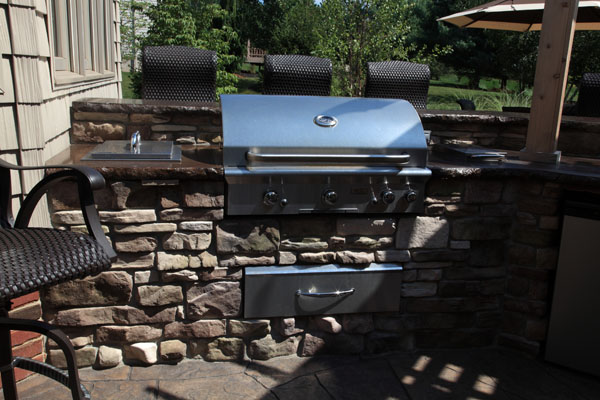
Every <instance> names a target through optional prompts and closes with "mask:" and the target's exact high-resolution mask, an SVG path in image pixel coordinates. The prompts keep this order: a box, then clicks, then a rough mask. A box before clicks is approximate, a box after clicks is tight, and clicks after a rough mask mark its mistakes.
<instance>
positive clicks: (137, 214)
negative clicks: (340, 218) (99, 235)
mask: <svg viewBox="0 0 600 400" xmlns="http://www.w3.org/2000/svg"><path fill="white" fill-rule="evenodd" d="M98 214H100V221H102V222H111V223H114V224H140V223H144V222H155V221H156V212H154V210H123V211H100V212H98Z"/></svg>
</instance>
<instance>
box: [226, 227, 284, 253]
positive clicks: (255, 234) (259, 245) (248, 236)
mask: <svg viewBox="0 0 600 400" xmlns="http://www.w3.org/2000/svg"><path fill="white" fill-rule="evenodd" d="M279 240H280V239H279V224H278V223H277V221H276V220H272V219H268V220H260V219H259V220H254V221H247V220H229V221H223V222H221V223H219V225H218V226H217V252H218V253H221V254H236V253H253V252H254V253H271V252H274V251H277V250H278V249H279Z"/></svg>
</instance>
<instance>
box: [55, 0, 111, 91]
mask: <svg viewBox="0 0 600 400" xmlns="http://www.w3.org/2000/svg"><path fill="white" fill-rule="evenodd" d="M49 1H50V11H51V12H50V25H51V29H50V37H51V42H52V47H51V48H52V50H53V54H52V65H53V68H54V83H55V84H57V85H62V84H69V83H77V82H82V81H88V80H93V79H103V78H110V77H113V76H114V70H115V67H114V58H113V57H114V55H113V48H114V38H113V29H112V23H113V20H114V18H113V0H49Z"/></svg>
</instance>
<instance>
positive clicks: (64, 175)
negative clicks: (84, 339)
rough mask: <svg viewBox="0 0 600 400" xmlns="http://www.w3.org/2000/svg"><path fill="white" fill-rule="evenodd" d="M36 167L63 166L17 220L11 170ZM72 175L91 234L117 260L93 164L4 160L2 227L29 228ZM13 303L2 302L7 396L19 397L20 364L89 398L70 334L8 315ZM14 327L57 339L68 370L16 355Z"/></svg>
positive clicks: (1, 369)
mask: <svg viewBox="0 0 600 400" xmlns="http://www.w3.org/2000/svg"><path fill="white" fill-rule="evenodd" d="M35 169H60V171H58V172H54V173H52V174H49V175H47V176H46V177H45V178H44V179H42V180H41V181H40V182H39V183H38V184H37V185H35V186H34V188H33V189H32V190H31V191H30V192H29V195H28V196H27V197H26V198H25V200H24V201H23V203H22V205H21V208H20V210H19V213H18V214H17V218H16V220H13V215H12V209H11V189H10V188H11V184H10V171H11V170H20V171H23V170H35ZM68 179H75V180H76V181H77V184H78V192H79V200H80V205H81V211H82V212H83V217H84V220H85V225H86V226H87V229H88V232H89V235H90V236H91V237H92V238H93V239H95V240H96V242H97V243H98V245H99V246H100V247H101V248H102V250H103V251H104V252H105V253H106V255H107V256H108V257H109V258H110V259H111V260H114V258H115V257H116V254H115V252H114V250H113V248H112V246H111V245H110V243H109V242H108V240H107V238H106V236H105V235H104V232H103V231H102V226H101V224H100V218H99V216H98V211H97V210H96V207H95V204H94V197H93V191H94V190H97V189H101V188H103V187H104V184H105V182H104V177H103V176H102V175H101V174H100V173H99V172H98V171H96V170H94V169H92V168H89V167H84V166H73V165H68V166H65V165H62V166H61V165H59V166H45V167H21V166H17V165H12V164H10V163H8V162H5V161H3V160H0V183H1V185H0V227H1V228H2V229H11V228H17V229H24V228H27V226H28V224H29V221H30V219H31V215H32V213H33V211H34V209H35V206H36V205H37V203H38V201H39V200H40V199H41V197H42V196H43V195H44V194H45V192H46V191H47V190H48V188H50V187H51V186H52V185H54V184H56V183H58V182H61V181H64V180H68ZM44 286H45V285H42V284H40V286H39V287H37V288H34V289H33V290H27V292H26V293H31V292H34V291H36V290H37V289H41V288H42V287H44ZM26 293H22V294H26ZM10 305H11V304H10V299H9V300H8V301H7V303H6V304H0V373H1V375H2V386H3V392H4V398H5V399H8V400H16V399H18V396H17V387H16V381H15V376H14V368H16V367H19V368H22V369H26V370H29V371H32V372H36V373H40V374H42V375H45V376H47V377H49V378H51V379H54V380H55V381H57V382H59V383H61V384H63V385H65V386H67V387H69V389H70V390H71V394H72V397H73V399H74V400H80V399H89V398H90V394H89V393H88V392H87V390H86V389H85V387H84V386H83V385H82V384H81V382H80V380H79V374H78V372H77V363H76V360H75V352H74V349H73V345H72V344H71V341H70V340H69V338H68V337H67V336H66V335H65V334H64V333H63V332H62V331H60V330H59V329H58V328H56V327H53V326H52V325H50V324H47V323H45V322H41V321H32V320H26V319H16V318H8V310H9V309H10ZM11 330H20V331H30V332H36V333H40V334H42V335H45V336H47V337H48V338H50V339H52V340H54V341H55V342H56V344H57V345H58V346H59V348H60V349H61V350H62V351H63V352H64V355H65V359H66V362H67V372H64V371H62V370H60V369H58V368H56V367H54V366H52V365H49V364H46V363H43V362H40V361H37V360H32V359H28V358H23V357H13V355H12V343H11V337H10V331H11Z"/></svg>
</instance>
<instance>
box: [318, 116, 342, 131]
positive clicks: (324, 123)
mask: <svg viewBox="0 0 600 400" xmlns="http://www.w3.org/2000/svg"><path fill="white" fill-rule="evenodd" d="M313 121H314V122H315V124H317V125H319V126H321V127H323V128H333V127H334V126H336V125H337V123H338V120H337V118H336V117H332V116H329V115H317V116H316V117H315V118H314V119H313Z"/></svg>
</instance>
